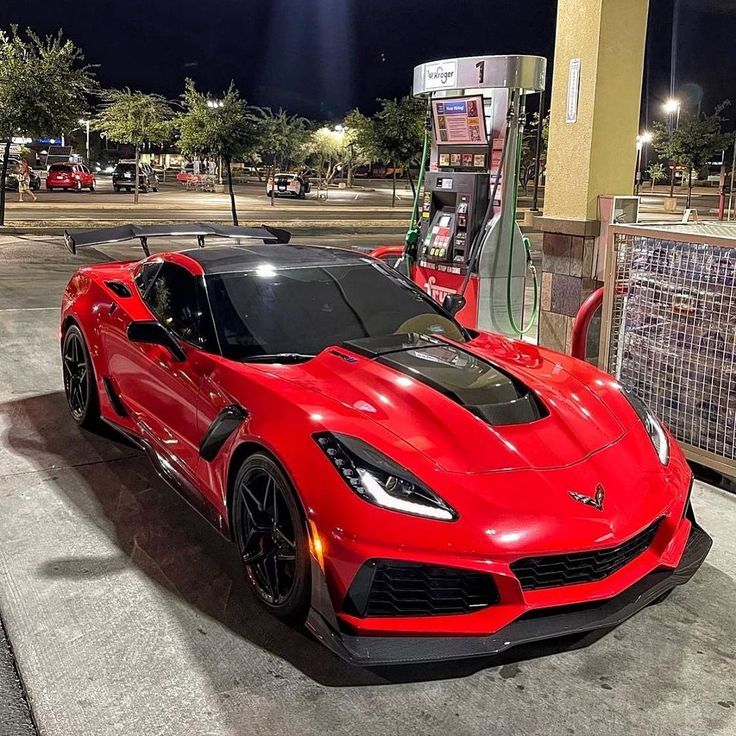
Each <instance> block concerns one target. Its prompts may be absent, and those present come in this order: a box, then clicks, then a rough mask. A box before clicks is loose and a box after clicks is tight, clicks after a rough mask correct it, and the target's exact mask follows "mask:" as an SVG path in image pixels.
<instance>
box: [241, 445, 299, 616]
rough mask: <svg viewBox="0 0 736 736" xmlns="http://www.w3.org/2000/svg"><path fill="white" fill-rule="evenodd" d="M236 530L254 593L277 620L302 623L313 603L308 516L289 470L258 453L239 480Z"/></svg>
mask: <svg viewBox="0 0 736 736" xmlns="http://www.w3.org/2000/svg"><path fill="white" fill-rule="evenodd" d="M234 487H235V493H234V496H233V507H232V508H233V510H232V529H233V536H234V537H235V542H236V544H237V545H238V551H239V553H240V557H241V560H242V561H243V565H244V567H245V572H246V576H247V578H248V582H249V583H250V587H251V590H252V591H253V592H254V594H255V595H256V597H257V598H258V600H259V601H260V602H261V604H263V605H264V606H265V607H266V608H267V609H268V610H269V611H270V613H272V614H273V615H274V616H275V617H276V618H278V619H281V620H282V621H286V622H288V623H290V624H301V623H303V622H304V620H305V618H306V614H307V611H308V610H309V604H310V599H311V563H310V559H309V543H308V538H307V527H306V522H305V519H304V515H303V513H302V510H301V506H300V504H299V500H298V498H297V496H296V492H295V491H294V488H293V486H292V484H291V482H290V481H289V479H288V478H287V477H286V474H285V473H284V471H283V470H282V469H281V468H280V467H279V466H278V465H277V464H276V463H275V462H274V461H273V460H272V459H271V458H270V457H269V456H268V455H266V454H264V453H260V452H257V453H255V454H253V455H251V456H250V457H249V458H248V459H247V460H245V461H244V462H243V464H242V465H241V466H240V469H239V470H238V474H237V476H236V478H235V486H234Z"/></svg>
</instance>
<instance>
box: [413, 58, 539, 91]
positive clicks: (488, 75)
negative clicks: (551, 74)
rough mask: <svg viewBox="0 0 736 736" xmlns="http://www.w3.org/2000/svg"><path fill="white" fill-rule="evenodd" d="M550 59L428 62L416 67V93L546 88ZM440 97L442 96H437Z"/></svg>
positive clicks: (462, 59)
mask: <svg viewBox="0 0 736 736" xmlns="http://www.w3.org/2000/svg"><path fill="white" fill-rule="evenodd" d="M546 72H547V60H546V59H545V58H544V57H542V56H516V55H515V56H464V57H462V58H459V59H442V60H440V61H427V62H425V63H424V64H419V65H418V66H415V67H414V84H413V85H412V91H413V94H414V96H419V95H425V94H435V93H441V92H444V91H454V90H466V91H467V90H484V89H518V90H522V91H523V92H540V91H541V90H543V89H544V82H545V76H546ZM438 96H441V95H438Z"/></svg>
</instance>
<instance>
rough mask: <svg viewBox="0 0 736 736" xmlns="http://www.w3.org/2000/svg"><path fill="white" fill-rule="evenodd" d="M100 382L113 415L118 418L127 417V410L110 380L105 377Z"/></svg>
mask: <svg viewBox="0 0 736 736" xmlns="http://www.w3.org/2000/svg"><path fill="white" fill-rule="evenodd" d="M102 382H103V383H104V384H105V393H106V394H107V398H108V399H110V403H111V404H112V408H113V409H114V410H115V413H116V414H117V415H118V416H119V417H127V416H128V410H127V409H126V408H125V404H123V400H122V399H121V398H120V396H118V392H117V391H116V390H115V387H114V386H113V385H112V380H111V379H110V378H109V377H108V376H105V377H104V378H103V379H102Z"/></svg>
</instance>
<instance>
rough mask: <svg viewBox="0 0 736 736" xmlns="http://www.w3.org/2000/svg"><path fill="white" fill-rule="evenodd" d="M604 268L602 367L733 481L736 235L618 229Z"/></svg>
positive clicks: (720, 228) (711, 227)
mask: <svg viewBox="0 0 736 736" xmlns="http://www.w3.org/2000/svg"><path fill="white" fill-rule="evenodd" d="M607 262H608V264H609V265H608V279H607V281H606V283H607V289H608V291H609V294H608V299H607V309H606V315H605V328H604V332H605V335H606V345H605V349H604V358H603V360H604V368H606V370H608V371H609V372H610V373H612V374H613V375H614V376H616V378H617V379H618V380H619V382H620V383H621V384H622V385H623V386H625V387H626V388H628V389H630V390H632V391H634V392H635V393H636V394H637V395H638V396H639V397H640V398H642V399H643V400H644V401H645V402H646V403H647V404H648V405H649V406H650V407H651V409H652V410H653V411H654V412H655V414H657V415H658V416H659V417H660V419H661V420H662V421H663V422H664V423H665V424H666V425H667V426H668V428H669V429H670V431H671V432H672V434H673V435H674V436H675V437H676V438H677V440H678V441H679V442H680V443H681V444H682V446H683V448H684V450H685V452H686V454H687V455H688V456H689V457H690V458H691V459H693V460H696V461H698V462H701V463H703V464H705V465H709V466H711V467H713V468H715V469H717V470H720V471H721V472H727V473H729V474H732V475H733V474H736V228H734V227H733V226H729V225H718V224H715V223H714V224H710V223H709V224H705V223H704V224H702V225H679V226H666V225H665V226H652V227H626V226H622V227H615V228H613V230H612V234H611V242H610V244H609V253H608V261H607Z"/></svg>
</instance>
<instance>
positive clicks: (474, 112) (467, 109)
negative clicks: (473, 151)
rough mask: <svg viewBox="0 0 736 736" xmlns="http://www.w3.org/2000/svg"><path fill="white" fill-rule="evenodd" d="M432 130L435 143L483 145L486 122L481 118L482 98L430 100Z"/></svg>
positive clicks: (485, 141)
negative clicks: (435, 137) (435, 139)
mask: <svg viewBox="0 0 736 736" xmlns="http://www.w3.org/2000/svg"><path fill="white" fill-rule="evenodd" d="M432 112H433V113H434V130H435V134H436V136H437V143H439V144H440V145H442V144H443V143H454V144H458V143H460V144H469V145H476V146H480V145H485V144H487V143H488V140H487V138H486V121H485V118H484V117H483V98H482V97H481V96H480V95H478V96H477V97H457V98H446V99H443V100H432Z"/></svg>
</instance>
